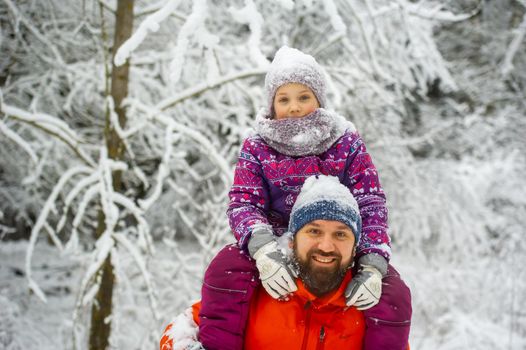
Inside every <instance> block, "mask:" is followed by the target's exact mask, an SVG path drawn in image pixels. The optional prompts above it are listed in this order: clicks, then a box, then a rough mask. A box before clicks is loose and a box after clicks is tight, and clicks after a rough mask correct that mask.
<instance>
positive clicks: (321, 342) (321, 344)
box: [316, 326, 325, 350]
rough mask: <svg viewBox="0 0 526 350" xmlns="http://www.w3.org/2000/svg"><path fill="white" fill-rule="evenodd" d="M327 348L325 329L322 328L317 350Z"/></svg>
mask: <svg viewBox="0 0 526 350" xmlns="http://www.w3.org/2000/svg"><path fill="white" fill-rule="evenodd" d="M324 348H325V327H324V326H321V328H320V337H319V339H318V345H317V346H316V350H323V349H324Z"/></svg>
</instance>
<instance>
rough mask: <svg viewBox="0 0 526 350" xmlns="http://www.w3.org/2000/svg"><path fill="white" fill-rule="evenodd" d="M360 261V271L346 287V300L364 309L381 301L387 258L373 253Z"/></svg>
mask: <svg viewBox="0 0 526 350" xmlns="http://www.w3.org/2000/svg"><path fill="white" fill-rule="evenodd" d="M358 263H359V265H360V268H359V269H358V273H357V274H356V275H355V276H353V279H352V280H351V282H349V284H348V285H347V288H346V289H345V301H346V304H347V305H348V306H352V305H354V306H356V308H357V309H358V310H362V311H363V310H367V309H369V308H371V307H373V306H375V305H376V304H378V302H379V301H380V296H381V295H382V277H383V276H385V274H386V273H387V260H385V258H383V257H382V256H380V255H378V254H374V253H372V254H367V255H364V256H362V257H361V258H360V259H359V260H358Z"/></svg>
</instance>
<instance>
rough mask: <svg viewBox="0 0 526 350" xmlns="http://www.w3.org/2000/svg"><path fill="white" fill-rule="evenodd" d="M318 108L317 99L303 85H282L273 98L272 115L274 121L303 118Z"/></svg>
mask: <svg viewBox="0 0 526 350" xmlns="http://www.w3.org/2000/svg"><path fill="white" fill-rule="evenodd" d="M317 108H320V104H319V103H318V99H317V98H316V95H314V92H312V90H311V89H310V88H309V87H308V86H306V85H303V84H299V83H290V84H285V85H282V86H280V87H279V88H278V90H277V91H276V95H275V96H274V113H275V118H276V119H285V118H303V117H304V116H306V115H307V114H310V113H312V112H314V111H315V110H316V109H317Z"/></svg>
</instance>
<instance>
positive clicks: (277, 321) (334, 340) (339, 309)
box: [244, 272, 365, 350]
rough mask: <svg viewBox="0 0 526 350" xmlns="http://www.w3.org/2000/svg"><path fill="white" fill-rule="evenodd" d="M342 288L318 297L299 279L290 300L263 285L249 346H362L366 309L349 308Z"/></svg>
mask: <svg viewBox="0 0 526 350" xmlns="http://www.w3.org/2000/svg"><path fill="white" fill-rule="evenodd" d="M350 279H351V274H350V272H349V273H348V274H347V275H346V277H345V280H344V281H343V283H342V284H341V286H340V288H339V289H338V290H336V291H335V292H333V293H331V294H330V295H327V296H324V297H322V298H316V297H315V296H314V295H312V294H311V293H310V292H309V291H308V290H307V289H306V288H305V286H304V284H303V282H302V281H301V280H297V281H296V282H297V285H298V291H297V292H296V293H294V295H292V296H291V297H290V300H289V301H287V302H283V301H278V300H276V299H273V298H272V297H271V296H270V295H269V294H268V293H266V292H265V290H264V289H263V288H262V287H259V288H258V289H257V290H256V292H255V294H254V296H253V299H252V302H251V306H250V313H249V319H248V324H247V333H246V336H245V346H244V348H245V349H246V350H255V349H277V348H279V349H302V350H307V349H313V350H314V349H316V350H320V349H324V348H325V349H346V350H361V348H362V341H363V336H364V332H365V321H364V317H363V314H362V312H360V311H358V310H356V309H355V308H354V307H352V308H347V307H346V305H345V298H344V295H343V292H344V290H345V286H346V285H347V283H348V282H349V281H350Z"/></svg>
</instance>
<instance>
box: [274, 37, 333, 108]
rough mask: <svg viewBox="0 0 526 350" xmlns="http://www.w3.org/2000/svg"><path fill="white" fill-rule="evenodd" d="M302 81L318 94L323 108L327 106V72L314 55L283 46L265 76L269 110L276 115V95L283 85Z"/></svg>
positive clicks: (317, 96)
mask: <svg viewBox="0 0 526 350" xmlns="http://www.w3.org/2000/svg"><path fill="white" fill-rule="evenodd" d="M289 83H300V84H303V85H306V86H308V87H309V88H310V89H311V90H312V91H313V92H314V95H316V98H317V99H318V103H319V104H320V107H321V108H325V107H326V101H327V98H326V96H325V89H326V88H325V87H326V85H327V83H326V81H325V74H324V71H323V69H322V67H321V66H320V65H319V64H318V62H316V60H315V59H314V57H312V56H311V55H307V54H305V53H303V52H301V51H300V50H297V49H293V48H290V47H288V46H282V47H281V48H280V49H279V50H278V51H277V52H276V55H275V56H274V60H272V63H271V64H270V67H269V70H268V72H267V75H266V76H265V91H266V93H267V111H268V115H269V116H273V115H274V107H273V102H274V96H275V95H276V91H277V90H278V88H279V87H280V86H282V85H285V84H289Z"/></svg>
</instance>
